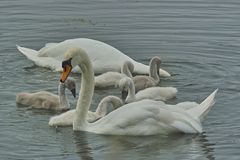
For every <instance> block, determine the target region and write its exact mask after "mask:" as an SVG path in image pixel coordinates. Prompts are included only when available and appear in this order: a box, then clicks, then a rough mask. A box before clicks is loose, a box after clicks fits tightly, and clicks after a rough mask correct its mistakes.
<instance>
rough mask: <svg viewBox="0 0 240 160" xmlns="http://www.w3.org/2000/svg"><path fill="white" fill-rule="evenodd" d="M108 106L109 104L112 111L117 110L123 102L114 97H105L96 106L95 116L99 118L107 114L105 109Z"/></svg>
mask: <svg viewBox="0 0 240 160" xmlns="http://www.w3.org/2000/svg"><path fill="white" fill-rule="evenodd" d="M109 104H111V106H112V107H113V109H117V108H118V107H120V106H122V105H123V101H122V100H121V99H120V98H118V97H115V96H107V97H105V98H103V99H102V100H101V101H100V103H99V104H98V107H97V109H96V114H97V115H99V116H100V117H103V116H105V115H106V114H107V108H108V106H109Z"/></svg>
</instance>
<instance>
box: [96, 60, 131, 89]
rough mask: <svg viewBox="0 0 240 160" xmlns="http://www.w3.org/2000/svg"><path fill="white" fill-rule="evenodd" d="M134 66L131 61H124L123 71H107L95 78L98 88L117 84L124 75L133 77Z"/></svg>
mask: <svg viewBox="0 0 240 160" xmlns="http://www.w3.org/2000/svg"><path fill="white" fill-rule="evenodd" d="M133 70H134V66H133V64H132V63H131V62H130V61H126V62H124V63H123V65H122V67H121V73H119V72H106V73H103V74H101V75H99V76H96V77H95V78H94V80H95V87H96V88H106V87H113V86H117V85H118V83H119V80H120V79H122V78H123V77H132V72H133Z"/></svg>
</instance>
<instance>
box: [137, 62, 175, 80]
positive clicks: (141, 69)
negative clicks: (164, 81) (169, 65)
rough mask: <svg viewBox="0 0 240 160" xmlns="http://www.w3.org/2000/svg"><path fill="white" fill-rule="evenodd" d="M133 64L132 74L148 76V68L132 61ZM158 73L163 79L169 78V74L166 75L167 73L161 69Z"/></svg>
mask: <svg viewBox="0 0 240 160" xmlns="http://www.w3.org/2000/svg"><path fill="white" fill-rule="evenodd" d="M133 64H134V73H137V74H149V66H147V65H145V64H142V63H139V62H136V61H134V62H133ZM159 73H160V76H163V77H170V76H171V74H170V73H168V72H167V71H165V70H163V69H161V68H160V69H159Z"/></svg>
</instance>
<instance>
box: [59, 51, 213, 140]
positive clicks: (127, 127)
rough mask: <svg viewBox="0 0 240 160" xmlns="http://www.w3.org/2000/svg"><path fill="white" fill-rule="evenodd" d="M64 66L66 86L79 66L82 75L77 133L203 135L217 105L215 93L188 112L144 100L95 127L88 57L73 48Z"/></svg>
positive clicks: (77, 111)
mask: <svg viewBox="0 0 240 160" xmlns="http://www.w3.org/2000/svg"><path fill="white" fill-rule="evenodd" d="M64 59H65V60H64V61H63V62H62V67H63V68H64V69H63V71H64V72H63V73H62V75H61V79H60V81H61V82H64V81H65V80H66V79H67V77H68V75H69V73H70V72H71V69H72V68H73V67H75V66H77V65H78V66H79V67H80V68H81V71H82V77H81V78H82V80H81V89H80V94H79V98H78V102H77V106H76V112H75V114H76V115H75V117H74V119H73V130H74V131H79V130H81V131H88V132H93V133H97V134H110V135H155V134H169V133H175V132H183V133H201V132H202V125H201V121H202V120H203V119H204V117H205V116H206V115H207V113H208V112H209V111H210V109H211V107H212V106H213V104H214V102H215V101H214V98H215V95H216V93H217V90H215V91H214V92H213V93H212V94H211V95H210V96H208V97H207V98H206V99H205V100H204V101H203V102H202V103H201V104H196V103H194V104H196V106H195V107H193V108H191V109H188V110H185V109H182V108H180V107H177V105H167V104H165V103H164V102H162V101H153V100H142V101H138V102H133V103H129V104H127V105H124V106H122V107H120V108H118V109H116V110H114V111H112V112H110V113H109V114H108V115H106V116H104V117H103V118H101V119H99V120H97V121H96V122H93V123H88V122H87V115H88V110H89V107H90V105H91V101H92V96H93V93H94V72H93V68H92V64H91V61H90V59H89V58H88V56H87V53H86V52H85V51H84V50H82V49H77V48H73V49H71V50H69V51H68V52H67V53H66V55H65V58H64Z"/></svg>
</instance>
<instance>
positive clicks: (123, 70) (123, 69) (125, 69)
mask: <svg viewBox="0 0 240 160" xmlns="http://www.w3.org/2000/svg"><path fill="white" fill-rule="evenodd" d="M121 73H122V74H125V75H127V76H128V77H130V78H132V73H131V71H130V69H129V65H128V63H124V64H123V66H122V67H121Z"/></svg>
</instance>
